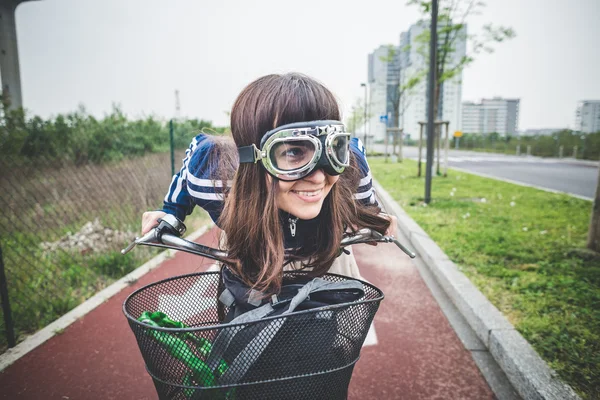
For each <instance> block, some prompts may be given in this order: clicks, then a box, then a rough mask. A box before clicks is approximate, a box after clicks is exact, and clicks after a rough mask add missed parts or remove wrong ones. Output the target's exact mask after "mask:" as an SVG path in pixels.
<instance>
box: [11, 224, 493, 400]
mask: <svg viewBox="0 0 600 400" xmlns="http://www.w3.org/2000/svg"><path fill="white" fill-rule="evenodd" d="M198 242H199V243H202V244H208V245H212V246H214V245H215V244H216V234H215V230H212V231H210V232H208V233H207V234H205V235H204V236H202V237H201V238H200V239H199V240H198ZM354 251H355V254H356V259H357V262H358V265H359V267H360V270H361V273H362V275H363V276H364V278H366V279H367V280H369V281H370V282H371V283H373V284H375V285H376V286H378V287H379V288H381V289H382V290H383V291H384V293H385V299H384V300H383V301H382V303H381V306H380V309H379V312H378V313H377V315H376V316H375V320H374V324H373V325H374V331H375V334H374V335H371V336H372V337H371V338H370V339H369V338H368V339H367V340H368V342H369V345H368V346H365V347H363V350H362V353H361V359H360V360H359V362H358V363H357V365H356V367H355V369H354V375H353V378H352V381H351V383H350V388H349V398H350V399H493V398H494V394H493V393H492V391H491V390H490V388H489V386H488V385H487V383H486V381H485V380H484V378H483V377H482V375H481V372H480V371H479V369H478V368H477V366H476V364H475V362H474V361H473V358H472V357H471V354H470V353H469V352H468V351H467V350H466V349H465V347H464V345H463V344H462V342H461V341H460V340H459V338H458V337H457V335H456V333H455V332H454V330H453V329H452V327H451V326H450V324H449V323H448V320H447V319H446V317H445V316H444V314H443V312H442V311H441V309H440V307H439V305H438V304H437V303H436V301H435V299H434V298H433V297H432V295H431V292H430V291H429V289H428V288H427V286H426V285H425V283H424V281H423V279H422V278H421V276H420V274H419V272H418V270H417V268H416V267H415V265H414V263H413V262H412V261H411V260H410V259H409V258H408V257H407V256H405V255H404V254H403V253H402V252H401V251H400V250H399V249H397V248H396V247H395V246H393V245H391V244H380V245H379V246H377V247H373V246H367V245H360V246H356V247H355V249H354ZM210 264H211V261H210V260H207V259H203V258H200V257H197V256H194V255H190V254H187V253H181V252H180V253H177V254H176V255H175V257H173V258H171V259H168V260H166V261H165V262H164V263H163V264H162V265H161V266H160V267H158V268H156V269H155V270H153V271H151V272H150V273H148V274H146V275H144V276H143V277H142V278H141V279H140V280H139V281H137V282H136V283H134V284H133V285H132V286H131V287H129V288H128V289H126V290H123V291H122V292H120V293H119V294H117V295H116V296H114V297H112V298H111V299H110V300H108V301H107V302H105V303H103V304H102V305H100V306H99V307H97V308H96V309H94V310H93V311H92V312H90V313H88V314H87V315H85V316H84V317H82V318H81V319H79V320H78V321H77V322H75V323H74V324H72V325H70V326H69V327H68V328H66V329H65V331H64V332H63V333H61V334H59V335H57V336H54V337H53V338H52V339H50V340H48V341H47V342H45V343H44V344H42V345H41V346H39V347H37V348H36V349H34V350H33V351H31V352H30V353H28V354H26V355H25V356H23V357H22V358H20V359H19V360H17V361H16V362H15V363H14V364H13V365H11V366H9V367H8V368H7V369H6V370H4V371H3V372H2V373H0V387H1V388H2V390H1V391H0V397H1V398H2V399H59V400H63V399H66V400H73V399H86V400H95V399H103V400H108V399H156V398H157V395H156V392H155V390H154V386H153V384H152V381H151V379H150V377H149V375H148V374H147V373H146V371H145V368H144V362H143V360H142V357H141V355H140V353H139V350H138V348H137V344H136V342H135V338H134V336H133V333H132V332H131V331H130V328H129V326H128V324H127V322H126V319H125V317H124V316H123V313H122V311H121V307H122V303H123V301H124V300H125V298H126V297H127V295H129V293H131V292H132V291H133V290H135V289H137V288H139V287H141V286H143V285H147V284H149V283H151V282H155V281H157V280H160V279H164V278H167V277H170V276H175V275H179V274H184V273H190V272H200V271H204V270H206V269H207V267H208V266H209V265H210Z"/></svg>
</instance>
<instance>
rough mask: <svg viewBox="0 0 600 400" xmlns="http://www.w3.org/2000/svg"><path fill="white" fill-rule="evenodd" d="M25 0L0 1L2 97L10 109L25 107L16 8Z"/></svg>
mask: <svg viewBox="0 0 600 400" xmlns="http://www.w3.org/2000/svg"><path fill="white" fill-rule="evenodd" d="M22 1H23V0H14V1H1V2H0V50H1V51H0V69H1V70H2V97H3V99H2V100H3V101H4V103H5V104H8V105H9V107H8V108H10V109H13V110H14V109H17V108H20V107H23V98H22V94H21V72H20V69H19V50H18V47H17V29H16V22H15V9H16V8H17V6H18V5H19V3H21V2H22Z"/></svg>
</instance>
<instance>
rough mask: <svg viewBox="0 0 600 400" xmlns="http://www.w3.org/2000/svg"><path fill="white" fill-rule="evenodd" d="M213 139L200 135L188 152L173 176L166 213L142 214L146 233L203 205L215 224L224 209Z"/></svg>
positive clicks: (164, 209) (167, 196)
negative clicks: (167, 217) (168, 216)
mask: <svg viewBox="0 0 600 400" xmlns="http://www.w3.org/2000/svg"><path fill="white" fill-rule="evenodd" d="M214 152H215V145H214V142H213V139H212V138H210V137H209V136H207V135H205V134H199V135H198V136H196V137H195V138H194V139H193V140H192V143H191V144H190V146H189V148H188V149H187V150H186V152H185V154H186V156H185V158H184V159H183V165H182V167H181V169H180V170H179V172H178V173H177V174H175V175H174V176H173V179H172V180H171V184H170V186H169V190H168V191H167V194H166V196H165V198H164V201H163V208H162V211H149V212H146V213H144V214H143V215H142V234H143V233H146V232H148V231H149V230H150V229H152V228H153V227H154V226H156V225H157V224H158V219H159V218H162V217H163V216H164V215H165V214H171V215H174V216H175V217H177V218H178V219H180V220H182V221H183V220H185V218H186V217H187V216H188V215H189V214H191V213H192V211H193V210H194V206H196V205H199V206H200V207H202V208H204V209H205V210H206V211H208V213H209V214H210V216H211V218H212V219H213V221H216V220H217V219H218V217H219V216H220V213H221V210H222V208H223V196H222V185H221V184H220V182H219V181H217V180H216V177H215V176H213V175H215V172H214V171H216V170H217V167H216V165H213V164H214V163H215V162H216V160H215V159H214V158H215V157H212V156H213V155H214V154H213V153H214Z"/></svg>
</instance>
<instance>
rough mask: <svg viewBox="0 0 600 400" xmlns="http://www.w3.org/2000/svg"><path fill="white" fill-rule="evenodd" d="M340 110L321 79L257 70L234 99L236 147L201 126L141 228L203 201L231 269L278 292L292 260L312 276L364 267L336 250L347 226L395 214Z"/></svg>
mask: <svg viewBox="0 0 600 400" xmlns="http://www.w3.org/2000/svg"><path fill="white" fill-rule="evenodd" d="M339 120H340V111H339V106H338V104H337V102H336V100H335V97H334V95H333V94H332V93H331V92H330V91H329V90H327V89H326V88H325V87H324V86H323V85H321V84H320V83H318V82H316V81H315V80H313V79H311V78H309V77H307V76H304V75H301V74H295V73H290V74H285V75H268V76H264V77H262V78H259V79H258V80H256V81H254V82H252V83H251V84H250V85H248V86H247V87H246V88H245V89H244V90H243V91H242V92H241V93H240V95H239V96H238V98H237V100H236V102H235V104H234V106H233V108H232V112H231V133H232V136H233V140H234V142H235V147H237V149H236V148H235V147H232V144H231V143H230V142H226V141H223V140H222V139H216V138H211V137H207V136H205V135H202V134H201V135H198V136H197V137H196V138H195V139H194V141H193V142H192V145H191V146H190V149H188V152H187V157H186V158H185V159H184V165H183V168H182V169H181V171H180V172H179V173H178V174H177V175H175V176H174V177H173V182H172V184H171V188H170V190H169V193H168V194H167V196H166V197H165V203H164V207H163V211H162V212H160V211H159V212H148V213H144V216H143V219H142V232H143V233H145V232H147V231H148V230H150V228H152V227H153V226H154V225H156V220H157V219H158V218H160V217H161V216H163V215H164V213H165V212H166V213H170V214H174V215H175V216H177V217H179V218H180V219H183V218H185V216H186V215H188V214H189V213H190V212H191V211H192V209H193V207H194V205H200V206H201V207H203V208H204V209H206V210H207V211H208V212H209V214H210V215H211V217H212V219H213V220H214V221H215V222H216V224H217V225H218V226H219V227H220V228H221V229H222V230H223V231H224V232H225V234H226V242H227V244H226V245H224V247H225V249H226V250H227V251H228V253H229V256H230V257H231V263H230V269H231V270H232V271H233V272H234V274H235V275H236V276H237V277H238V278H239V279H241V280H242V281H243V282H244V283H245V284H246V285H248V286H249V287H252V288H253V289H255V290H258V291H261V292H262V293H264V294H271V293H277V292H278V291H279V290H280V288H281V282H282V266H283V265H284V264H286V263H290V262H293V264H292V268H296V269H298V268H303V269H307V270H310V271H312V272H311V274H312V275H315V276H318V275H322V274H324V273H325V272H327V271H333V272H342V273H345V274H347V275H353V276H358V270H357V268H356V264H355V262H354V258H353V256H352V255H347V254H342V255H340V247H339V243H340V241H341V239H342V236H343V234H344V232H346V231H351V230H354V229H357V228H363V227H366V228H371V229H374V230H377V231H379V232H380V233H385V232H386V230H387V229H388V228H390V219H389V217H388V216H386V215H384V214H381V213H380V211H381V210H380V208H379V207H378V205H377V203H376V201H375V197H374V194H373V191H372V188H371V179H370V172H369V168H368V164H367V161H366V158H365V156H364V154H363V151H364V150H363V148H362V146H361V144H360V142H359V141H358V140H357V139H352V140H350V136H349V134H348V133H346V132H344V130H343V124H342V123H341V122H339ZM319 149H322V150H321V151H319ZM230 184H231V186H230V187H229V185H230ZM391 222H395V221H393V220H392V221H391ZM393 225H394V224H393ZM394 228H395V226H392V229H394ZM392 232H393V231H392Z"/></svg>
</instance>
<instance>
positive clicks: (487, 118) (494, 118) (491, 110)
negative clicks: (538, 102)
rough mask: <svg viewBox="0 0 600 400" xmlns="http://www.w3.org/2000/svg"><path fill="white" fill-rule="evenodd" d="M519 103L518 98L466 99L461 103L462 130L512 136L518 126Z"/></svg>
mask: <svg viewBox="0 0 600 400" xmlns="http://www.w3.org/2000/svg"><path fill="white" fill-rule="evenodd" d="M519 104H520V100H519V99H503V98H500V97H494V98H492V99H482V100H481V102H480V103H474V102H469V101H466V102H464V103H463V104H462V130H463V132H465V133H481V134H488V133H492V132H496V133H499V134H501V135H506V136H514V135H516V134H517V129H518V127H519Z"/></svg>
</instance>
